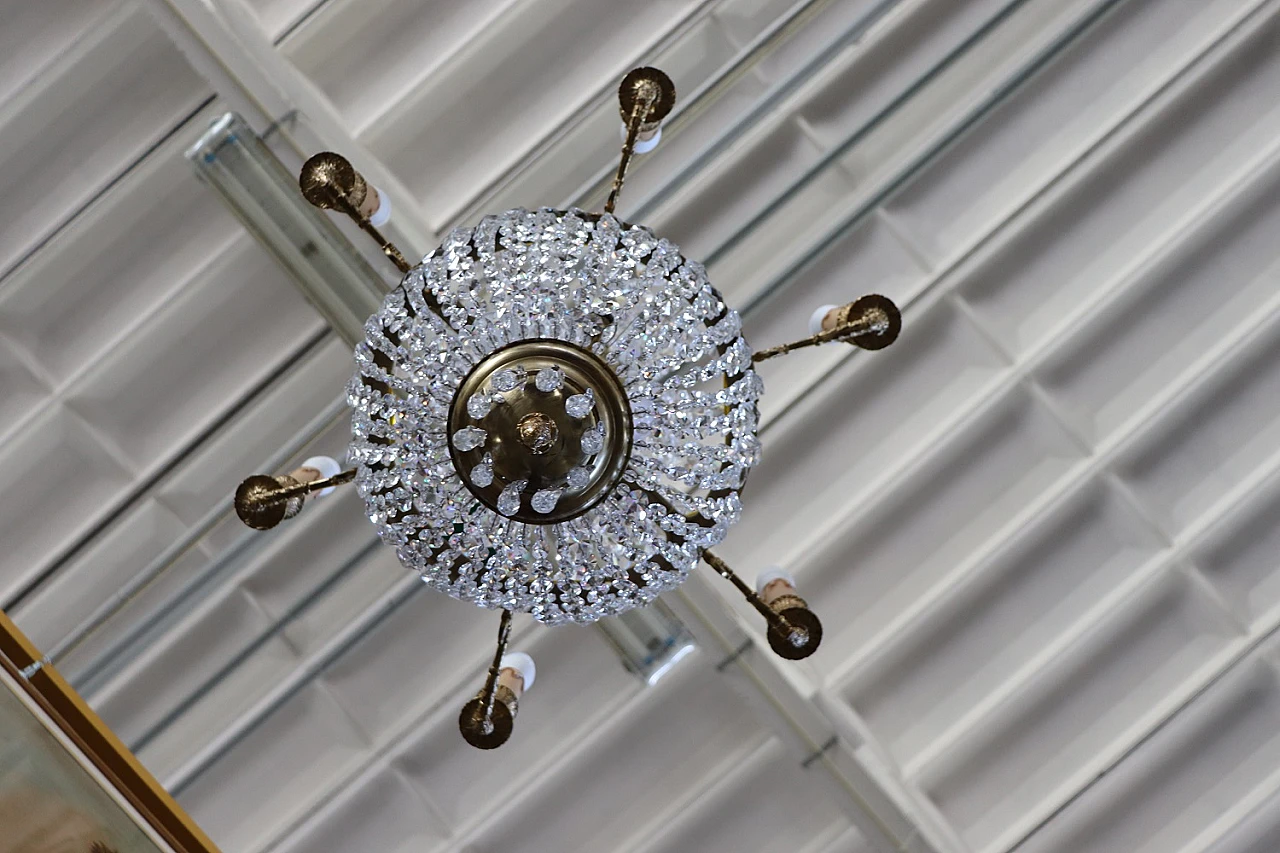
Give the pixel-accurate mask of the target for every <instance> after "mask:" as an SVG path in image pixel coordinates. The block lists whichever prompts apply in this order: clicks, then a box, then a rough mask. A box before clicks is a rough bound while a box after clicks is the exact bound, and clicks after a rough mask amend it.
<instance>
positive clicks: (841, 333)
mask: <svg viewBox="0 0 1280 853" xmlns="http://www.w3.org/2000/svg"><path fill="white" fill-rule="evenodd" d="M883 325H884V318H883V317H869V316H866V315H864V316H862V317H858V318H857V319H855V320H849V321H848V322H845V323H841V324H840V325H839V326H836V327H835V328H834V329H827V330H826V331H823V332H819V333H818V334H816V335H813V336H811V337H808V338H804V339H803V340H799V341H792V342H791V343H787V344H779V345H778V346H776V347H769V348H768V349H762V350H760V351H758V352H755V353H753V354H752V355H751V361H752V362H753V363H758V362H761V361H766V360H768V359H771V358H776V357H777V356H780V355H786V354H787V353H789V352H792V351H793V350H798V349H804V348H805V347H816V346H819V345H821V344H825V343H829V342H831V341H840V340H845V339H846V338H856V337H858V336H860V335H866V334H879V332H880V328H881V327H882V326H883Z"/></svg>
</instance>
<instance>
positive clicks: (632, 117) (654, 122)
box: [604, 68, 676, 213]
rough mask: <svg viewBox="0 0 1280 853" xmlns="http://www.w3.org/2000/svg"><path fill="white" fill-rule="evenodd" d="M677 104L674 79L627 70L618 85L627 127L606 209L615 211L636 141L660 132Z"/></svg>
mask: <svg viewBox="0 0 1280 853" xmlns="http://www.w3.org/2000/svg"><path fill="white" fill-rule="evenodd" d="M675 105H676V87H675V84H674V83H672V82H671V78H670V77H668V76H667V75H666V74H663V73H662V72H661V71H659V70H658V69H656V68H635V69H632V70H631V71H629V72H627V75H626V76H625V77H623V78H622V82H621V83H620V84H619V85H618V112H619V113H620V114H621V115H622V124H623V127H625V128H626V137H625V138H624V139H623V142H622V155H621V156H620V157H619V158H618V171H617V173H616V174H615V175H614V176H613V188H612V189H611V190H610V191H609V197H608V198H607V199H605V202H604V212H605V213H613V211H614V208H615V207H616V206H617V204H618V196H619V195H621V194H622V185H623V183H624V182H625V181H626V179H627V168H628V167H629V166H630V165H631V158H632V157H633V156H635V153H636V142H637V141H638V140H640V139H650V138H652V137H653V134H655V133H657V131H658V127H659V125H660V124H661V123H662V120H663V119H664V118H666V117H667V114H668V113H670V112H671V109H672V107H674V106H675Z"/></svg>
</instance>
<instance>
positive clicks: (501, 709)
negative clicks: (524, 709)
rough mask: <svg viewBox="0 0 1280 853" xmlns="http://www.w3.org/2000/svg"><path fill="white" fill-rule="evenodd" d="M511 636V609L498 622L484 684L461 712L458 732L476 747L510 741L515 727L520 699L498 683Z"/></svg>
mask: <svg viewBox="0 0 1280 853" xmlns="http://www.w3.org/2000/svg"><path fill="white" fill-rule="evenodd" d="M510 637H511V611H510V610H506V609H504V610H503V611H502V621H501V622H499V623H498V647H497V649H496V650H495V651H494V653H493V664H492V665H490V667H489V674H488V676H486V678H485V680H484V687H483V688H481V690H480V692H479V693H477V694H476V695H475V697H474V698H472V699H471V701H469V702H467V704H465V705H463V706H462V712H461V713H460V714H459V715H458V731H459V732H461V733H462V739H463V740H465V741H466V742H467V743H469V744H471V745H472V746H474V747H476V748H477V749H496V748H497V747H500V746H502V745H503V744H504V743H506V742H507V739H508V738H510V737H511V732H512V730H513V729H514V727H515V715H516V709H517V699H516V697H515V694H514V693H512V692H511V690H510V689H509V688H508V687H506V686H505V685H502V684H500V683H499V677H500V674H501V672H502V658H503V656H504V655H505V654H506V652H507V640H508V639H510Z"/></svg>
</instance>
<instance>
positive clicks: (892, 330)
mask: <svg viewBox="0 0 1280 853" xmlns="http://www.w3.org/2000/svg"><path fill="white" fill-rule="evenodd" d="M830 313H831V314H833V315H835V325H833V326H832V327H831V328H829V329H823V330H822V331H820V332H818V333H817V334H815V335H811V336H810V337H807V338H804V339H802V340H799V341H792V342H791V343H786V344H780V345H779V346H776V347H769V348H768V349H762V350H759V351H757V352H755V353H753V354H752V356H751V361H752V362H755V363H759V362H761V361H767V360H768V359H771V358H776V357H778V356H780V355H786V354H787V353H789V352H792V351H793V350H798V349H804V348H805V347H816V346H818V345H820V344H825V343H829V342H830V341H844V342H845V343H850V344H853V345H854V346H857V347H860V348H862V349H869V350H876V349H883V348H884V347H887V346H888V345H889V344H891V343H893V342H894V341H895V340H896V339H897V337H898V332H899V331H900V330H901V329H902V315H901V314H900V313H899V312H898V307H897V306H896V305H894V304H893V302H892V301H891V300H889V299H888V298H887V297H884V296H880V295H879V294H872V295H870V296H864V297H862V298H861V299H859V300H857V301H855V302H851V303H849V304H848V305H844V306H842V307H840V308H835V309H832V311H831V312H830Z"/></svg>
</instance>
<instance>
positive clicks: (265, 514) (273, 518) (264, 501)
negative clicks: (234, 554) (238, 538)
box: [234, 474, 302, 530]
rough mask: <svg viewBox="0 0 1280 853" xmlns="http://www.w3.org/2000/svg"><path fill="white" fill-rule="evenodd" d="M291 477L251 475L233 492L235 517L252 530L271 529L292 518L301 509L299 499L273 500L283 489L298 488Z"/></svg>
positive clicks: (300, 500) (295, 481) (300, 499)
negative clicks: (288, 487) (234, 493)
mask: <svg viewBox="0 0 1280 853" xmlns="http://www.w3.org/2000/svg"><path fill="white" fill-rule="evenodd" d="M297 482H298V481H297V480H294V479H293V478H292V477H288V476H284V477H271V476H268V475H267V474H254V475H253V476H252V477H248V478H246V479H245V481H244V482H243V483H241V484H240V486H239V488H237V489H236V495H235V501H234V503H235V508H236V515H237V516H239V518H240V520H241V521H243V522H244V523H245V524H246V525H248V526H249V527H252V528H253V529H254V530H270V529H271V528H273V527H275V526H276V525H277V524H279V523H280V522H282V521H284V520H285V519H286V518H292V517H293V516H295V515H297V514H298V510H300V509H302V498H300V497H294V498H290V499H287V500H278V499H276V497H275V496H276V493H277V492H279V491H280V489H281V488H282V487H286V486H293V485H297Z"/></svg>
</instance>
